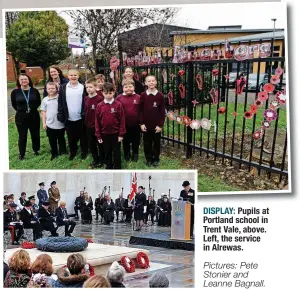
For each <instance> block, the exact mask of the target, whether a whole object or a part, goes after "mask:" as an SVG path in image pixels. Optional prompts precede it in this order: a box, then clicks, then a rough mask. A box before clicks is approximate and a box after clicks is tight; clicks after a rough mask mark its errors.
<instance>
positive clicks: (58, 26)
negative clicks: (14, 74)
mask: <svg viewBox="0 0 300 290" xmlns="http://www.w3.org/2000/svg"><path fill="white" fill-rule="evenodd" d="M6 46H7V50H8V51H10V52H12V53H13V54H14V55H15V57H16V58H18V60H19V61H21V62H25V63H26V64H27V65H37V66H40V67H41V68H42V69H43V71H44V79H46V70H47V68H48V67H49V66H50V65H53V64H58V63H59V62H60V61H61V60H63V59H65V58H66V57H67V56H68V55H69V54H70V49H69V48H68V25H67V24H66V22H65V20H64V19H63V18H62V17H60V16H58V14H57V13H56V12H55V11H40V12H36V11H31V12H20V13H19V15H18V19H17V20H16V21H15V22H14V23H13V24H12V25H11V26H10V28H9V29H8V30H7V34H6Z"/></svg>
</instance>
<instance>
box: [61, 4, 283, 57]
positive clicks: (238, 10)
mask: <svg viewBox="0 0 300 290" xmlns="http://www.w3.org/2000/svg"><path fill="white" fill-rule="evenodd" d="M58 12H59V14H60V15H61V16H62V17H63V18H64V19H65V20H66V22H67V23H68V24H69V25H71V26H72V24H73V23H72V19H71V18H70V17H69V16H68V15H66V14H65V13H62V12H61V11H58ZM286 16H287V15H286V9H285V3H280V2H278V3H276V2H275V3H229V4H198V5H185V6H183V7H182V8H181V9H180V11H179V12H178V14H177V16H176V18H175V20H174V23H172V24H174V25H179V26H187V27H190V28H198V29H207V28H208V26H223V25H242V28H244V29H246V28H273V24H274V22H273V21H272V20H271V19H272V18H276V19H277V20H276V28H285V27H286ZM81 51H82V50H80V49H79V50H77V49H76V50H73V52H74V53H77V52H79V53H80V52H81Z"/></svg>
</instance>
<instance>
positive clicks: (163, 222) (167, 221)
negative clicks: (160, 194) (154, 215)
mask: <svg viewBox="0 0 300 290" xmlns="http://www.w3.org/2000/svg"><path fill="white" fill-rule="evenodd" d="M160 209H161V212H160V214H159V219H158V226H161V227H170V226H171V212H172V205H171V203H170V201H169V200H168V197H167V195H164V199H163V202H162V203H161V206H160Z"/></svg>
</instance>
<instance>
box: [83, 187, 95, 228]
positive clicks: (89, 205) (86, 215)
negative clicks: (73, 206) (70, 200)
mask: <svg viewBox="0 0 300 290" xmlns="http://www.w3.org/2000/svg"><path fill="white" fill-rule="evenodd" d="M81 210H82V216H81V222H82V223H83V224H84V223H88V224H91V223H92V210H93V200H92V198H91V197H90V196H89V194H88V193H87V192H85V193H84V198H83V203H82V208H81Z"/></svg>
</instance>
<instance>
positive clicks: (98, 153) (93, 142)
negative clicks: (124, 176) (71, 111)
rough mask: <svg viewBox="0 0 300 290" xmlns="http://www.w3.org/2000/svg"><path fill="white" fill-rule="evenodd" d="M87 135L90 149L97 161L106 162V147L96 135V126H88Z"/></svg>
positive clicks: (94, 159)
mask: <svg viewBox="0 0 300 290" xmlns="http://www.w3.org/2000/svg"><path fill="white" fill-rule="evenodd" d="M86 136H87V140H88V145H89V150H90V152H91V154H92V156H93V161H94V162H95V163H103V162H104V149H103V144H100V143H99V142H98V140H97V137H96V136H95V127H92V128H86Z"/></svg>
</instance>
